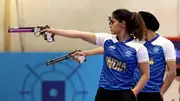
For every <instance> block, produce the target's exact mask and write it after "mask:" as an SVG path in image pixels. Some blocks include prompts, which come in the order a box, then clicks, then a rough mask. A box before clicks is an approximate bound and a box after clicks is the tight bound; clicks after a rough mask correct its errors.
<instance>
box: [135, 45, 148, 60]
mask: <svg viewBox="0 0 180 101" xmlns="http://www.w3.org/2000/svg"><path fill="white" fill-rule="evenodd" d="M137 59H138V63H143V62H148V61H149V55H148V51H147V49H146V47H145V46H144V45H142V46H141V47H140V48H139V50H138V51H137Z"/></svg>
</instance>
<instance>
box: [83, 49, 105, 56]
mask: <svg viewBox="0 0 180 101" xmlns="http://www.w3.org/2000/svg"><path fill="white" fill-rule="evenodd" d="M83 52H84V53H85V55H86V56H91V55H97V54H103V53H104V49H103V47H98V48H95V49H92V50H85V51H83Z"/></svg>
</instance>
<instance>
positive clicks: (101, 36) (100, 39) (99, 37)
mask: <svg viewBox="0 0 180 101" xmlns="http://www.w3.org/2000/svg"><path fill="white" fill-rule="evenodd" d="M111 36H112V35H111V34H108V33H95V37H96V45H99V46H104V42H105V41H106V40H107V39H110V37H111Z"/></svg>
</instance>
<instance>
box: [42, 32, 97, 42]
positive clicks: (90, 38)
mask: <svg viewBox="0 0 180 101" xmlns="http://www.w3.org/2000/svg"><path fill="white" fill-rule="evenodd" d="M44 31H45V32H46V31H48V32H50V33H53V34H55V35H59V36H63V37H67V38H81V39H82V40H84V41H87V42H89V43H92V44H96V36H95V34H94V33H91V32H83V31H78V30H63V29H46V30H44Z"/></svg>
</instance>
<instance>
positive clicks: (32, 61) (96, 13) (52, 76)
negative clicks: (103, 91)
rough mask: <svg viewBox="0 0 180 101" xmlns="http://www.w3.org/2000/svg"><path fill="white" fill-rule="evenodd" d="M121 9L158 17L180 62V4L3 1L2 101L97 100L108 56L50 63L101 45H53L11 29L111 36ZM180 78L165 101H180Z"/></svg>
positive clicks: (63, 41) (58, 41)
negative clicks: (112, 21)
mask: <svg viewBox="0 0 180 101" xmlns="http://www.w3.org/2000/svg"><path fill="white" fill-rule="evenodd" d="M118 8H126V9H128V10H130V11H134V12H138V11H149V12H151V13H153V14H154V15H155V16H156V17H157V19H158V20H159V22H160V29H159V30H158V31H157V33H159V34H161V35H162V36H165V37H169V38H171V39H175V40H172V42H173V43H174V45H175V47H176V54H177V60H178V61H177V64H180V51H179V50H180V38H179V36H180V0H0V63H1V64H0V68H1V70H0V80H1V83H0V101H93V99H94V96H95V94H96V90H97V87H98V81H99V76H100V73H101V69H102V59H103V56H102V55H95V56H90V57H88V58H87V62H85V63H83V64H77V62H75V61H73V60H65V61H63V62H60V63H57V64H55V65H52V66H46V65H45V61H47V60H50V59H52V58H55V57H59V56H63V55H65V54H67V52H69V51H72V50H76V49H80V50H86V49H92V48H95V47H97V46H94V45H91V44H89V43H87V42H84V41H82V40H80V39H69V38H64V37H55V42H52V43H48V42H46V41H45V40H44V39H43V37H35V36H34V34H33V33H15V34H9V33H8V28H9V27H36V26H45V25H49V26H50V27H52V28H63V29H75V30H82V31H90V32H107V33H110V31H109V26H108V16H109V15H111V13H112V12H113V11H114V10H116V9H118ZM178 66H179V67H180V65H178ZM177 71H178V75H179V74H180V72H179V71H180V70H178V69H177ZM64 78H66V79H64ZM179 80H180V79H179V77H177V78H176V80H174V82H173V84H172V85H171V87H170V89H169V90H168V91H167V92H166V93H165V95H164V101H180V96H179V95H180V85H179ZM57 85H58V86H57ZM59 92H60V95H59Z"/></svg>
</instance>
